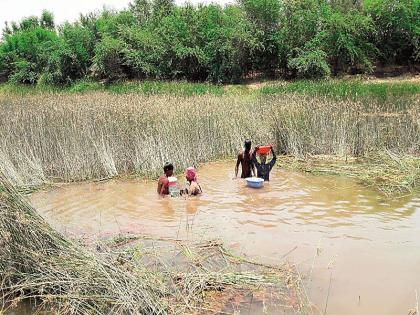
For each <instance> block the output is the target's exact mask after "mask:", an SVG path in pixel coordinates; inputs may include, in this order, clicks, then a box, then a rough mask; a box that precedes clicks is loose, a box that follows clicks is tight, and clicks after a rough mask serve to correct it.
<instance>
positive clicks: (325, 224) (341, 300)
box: [30, 161, 420, 315]
mask: <svg viewBox="0 0 420 315" xmlns="http://www.w3.org/2000/svg"><path fill="white" fill-rule="evenodd" d="M280 162H281V161H280ZM233 169H234V163H233V162H226V161H223V162H214V163H209V164H206V165H204V166H202V167H200V168H199V172H198V176H199V183H200V185H201V187H202V189H203V191H204V193H203V195H202V196H199V197H191V198H189V199H184V198H171V197H165V198H161V197H158V196H157V194H156V183H155V182H154V181H145V180H140V179H124V180H110V181H105V182H94V183H92V182H89V183H78V184H69V185H64V186H62V187H60V188H54V189H52V190H49V191H41V192H37V193H34V194H32V195H31V196H30V201H31V202H32V204H33V205H34V206H35V207H36V208H37V209H38V211H39V212H40V213H41V215H42V216H43V217H44V218H46V220H47V221H48V222H50V223H51V224H52V225H53V226H54V227H56V228H57V229H58V230H60V231H62V232H63V233H65V234H67V235H70V236H78V237H79V236H81V235H87V236H109V235H114V234H118V233H126V232H133V233H142V234H152V235H157V236H163V237H181V238H188V239H195V240H202V239H213V238H220V239H222V240H223V241H224V242H225V243H226V245H227V246H229V247H231V248H233V249H235V251H237V252H238V253H244V254H246V255H247V256H251V257H255V258H258V259H259V260H261V261H263V262H267V263H281V262H282V261H283V260H284V259H287V260H288V261H289V262H291V263H293V264H295V265H296V266H297V268H298V270H299V271H300V273H301V274H302V276H303V283H304V285H305V287H306V291H307V293H308V296H309V298H310V300H311V302H312V303H313V309H314V313H315V314H317V313H320V314H324V311H325V309H326V312H325V314H341V315H346V314H382V315H383V314H404V315H405V314H408V313H409V310H410V309H414V308H415V306H416V303H418V302H416V294H415V292H416V291H417V293H418V299H420V242H419V236H420V196H419V195H418V194H417V195H414V196H413V195H412V196H405V197H399V198H392V199H390V198H387V197H385V196H383V195H381V194H379V193H378V192H377V191H375V190H374V189H371V188H367V187H364V186H362V185H360V184H358V183H357V182H356V181H354V180H352V179H349V178H346V177H336V176H316V175H311V174H305V173H298V172H291V171H285V170H284V169H282V168H281V167H280V168H278V167H276V168H275V169H274V170H273V171H272V174H271V181H270V182H269V183H266V184H265V185H264V187H263V188H261V189H252V188H248V187H246V185H245V182H244V181H243V180H241V179H236V180H234V179H232V177H233V174H234V172H233ZM182 177H183V176H182V175H180V176H178V178H179V179H181V178H182ZM181 182H182V180H181Z"/></svg>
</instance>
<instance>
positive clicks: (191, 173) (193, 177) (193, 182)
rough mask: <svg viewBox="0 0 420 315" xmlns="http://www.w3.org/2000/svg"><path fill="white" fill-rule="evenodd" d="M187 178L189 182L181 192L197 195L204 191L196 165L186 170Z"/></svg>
mask: <svg viewBox="0 0 420 315" xmlns="http://www.w3.org/2000/svg"><path fill="white" fill-rule="evenodd" d="M185 178H186V179H187V184H186V187H185V189H183V190H181V194H187V195H190V196H196V195H199V194H201V193H202V190H201V187H200V185H199V184H198V182H197V171H196V170H195V168H194V167H192V166H191V167H188V168H187V169H186V170H185Z"/></svg>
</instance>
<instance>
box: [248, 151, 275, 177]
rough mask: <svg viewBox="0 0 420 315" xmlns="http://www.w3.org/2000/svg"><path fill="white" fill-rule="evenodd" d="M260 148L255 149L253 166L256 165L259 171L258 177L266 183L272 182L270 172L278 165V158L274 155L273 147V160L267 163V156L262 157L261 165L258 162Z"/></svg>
mask: <svg viewBox="0 0 420 315" xmlns="http://www.w3.org/2000/svg"><path fill="white" fill-rule="evenodd" d="M258 148H259V146H257V147H255V150H254V153H253V154H252V164H254V165H255V167H256V169H257V177H259V178H262V179H264V181H267V182H268V181H269V180H270V171H271V169H272V168H273V166H274V164H276V161H277V156H276V154H275V153H274V150H273V146H271V153H272V154H273V158H272V159H271V161H270V162H269V163H266V162H267V157H266V156H265V155H261V157H260V159H261V163H259V162H258V161H257V151H258Z"/></svg>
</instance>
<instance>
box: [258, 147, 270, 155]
mask: <svg viewBox="0 0 420 315" xmlns="http://www.w3.org/2000/svg"><path fill="white" fill-rule="evenodd" d="M270 150H271V146H269V145H262V146H260V147H259V148H258V150H257V153H258V154H259V155H266V154H268V153H270Z"/></svg>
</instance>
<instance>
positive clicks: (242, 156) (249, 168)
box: [235, 140, 255, 178]
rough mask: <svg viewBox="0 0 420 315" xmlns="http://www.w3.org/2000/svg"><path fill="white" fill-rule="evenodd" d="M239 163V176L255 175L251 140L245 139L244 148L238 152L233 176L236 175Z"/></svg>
mask: <svg viewBox="0 0 420 315" xmlns="http://www.w3.org/2000/svg"><path fill="white" fill-rule="evenodd" d="M239 164H241V166H242V173H241V178H247V177H251V176H252V175H254V176H255V167H254V165H253V164H252V151H251V140H245V148H244V150H242V151H241V152H239V154H238V159H237V161H236V167H235V178H237V177H238V170H239Z"/></svg>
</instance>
